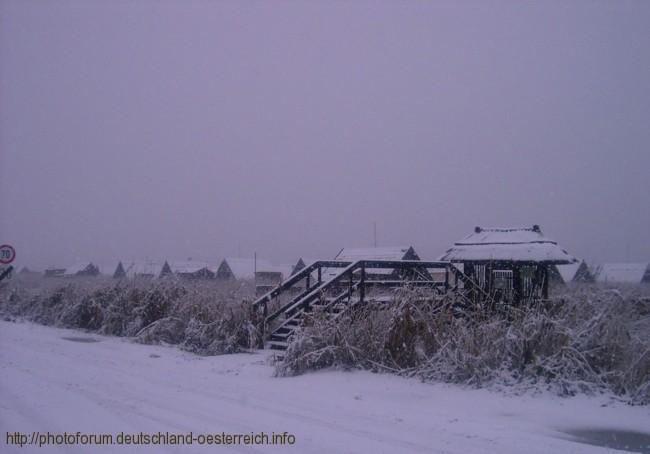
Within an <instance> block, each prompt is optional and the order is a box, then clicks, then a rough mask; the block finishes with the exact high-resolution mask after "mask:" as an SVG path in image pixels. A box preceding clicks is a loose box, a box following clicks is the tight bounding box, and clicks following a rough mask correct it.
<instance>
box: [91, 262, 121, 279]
mask: <svg viewBox="0 0 650 454" xmlns="http://www.w3.org/2000/svg"><path fill="white" fill-rule="evenodd" d="M119 263H120V262H119V261H118V262H106V263H101V264H99V265H97V266H98V267H99V273H100V274H104V275H106V276H113V274H115V270H116V269H117V265H118V264H119Z"/></svg>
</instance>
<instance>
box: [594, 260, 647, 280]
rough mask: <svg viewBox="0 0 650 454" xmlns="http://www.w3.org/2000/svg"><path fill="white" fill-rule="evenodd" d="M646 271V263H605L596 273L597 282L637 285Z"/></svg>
mask: <svg viewBox="0 0 650 454" xmlns="http://www.w3.org/2000/svg"><path fill="white" fill-rule="evenodd" d="M647 271H648V263H605V264H604V265H601V266H599V267H598V270H597V271H596V281H598V282H621V283H634V284H638V283H640V282H641V281H642V280H643V276H644V275H645V274H646V272H647Z"/></svg>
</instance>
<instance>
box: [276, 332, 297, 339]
mask: <svg viewBox="0 0 650 454" xmlns="http://www.w3.org/2000/svg"><path fill="white" fill-rule="evenodd" d="M292 334H293V331H283V332H278V331H273V332H272V333H271V339H272V338H273V337H277V338H280V339H287V338H288V337H289V336H291V335H292Z"/></svg>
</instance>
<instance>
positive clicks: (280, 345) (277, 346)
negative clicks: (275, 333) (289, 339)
mask: <svg viewBox="0 0 650 454" xmlns="http://www.w3.org/2000/svg"><path fill="white" fill-rule="evenodd" d="M266 344H267V345H268V346H269V348H270V349H271V350H286V349H287V346H288V344H287V343H286V342H285V341H275V340H270V341H268V342H267V343H266Z"/></svg>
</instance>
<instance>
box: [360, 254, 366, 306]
mask: <svg viewBox="0 0 650 454" xmlns="http://www.w3.org/2000/svg"><path fill="white" fill-rule="evenodd" d="M365 297H366V265H365V263H364V264H362V265H361V279H360V280H359V303H360V304H363V303H364V299H365Z"/></svg>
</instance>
